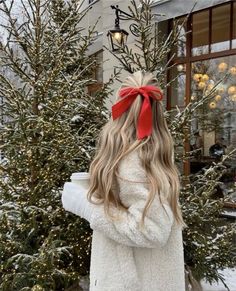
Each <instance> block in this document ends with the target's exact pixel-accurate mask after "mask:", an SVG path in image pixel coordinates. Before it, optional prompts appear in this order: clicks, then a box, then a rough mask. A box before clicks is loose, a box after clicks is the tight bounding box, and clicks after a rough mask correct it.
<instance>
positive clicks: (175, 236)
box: [62, 71, 186, 291]
mask: <svg viewBox="0 0 236 291" xmlns="http://www.w3.org/2000/svg"><path fill="white" fill-rule="evenodd" d="M162 98H163V95H162V92H161V91H160V89H159V88H158V82H157V80H156V78H155V77H154V76H153V75H152V74H151V73H144V72H141V71H138V72H135V73H134V74H132V75H130V76H128V77H127V78H126V79H125V81H124V83H123V84H122V86H121V88H120V90H119V91H118V101H117V103H116V104H115V105H113V107H112V118H111V119H110V120H109V121H108V123H107V124H106V125H105V126H104V128H103V130H102V132H101V134H100V138H99V142H98V147H97V152H96V155H95V158H94V160H93V162H92V163H91V166H90V171H89V172H90V188H89V190H88V191H86V192H87V193H81V191H80V193H79V191H78V188H77V187H78V186H76V185H75V184H74V185H72V183H66V184H65V186H64V191H63V196H62V202H63V206H64V208H65V209H66V210H68V211H71V212H73V213H75V214H77V215H80V216H81V217H83V218H85V219H87V220H88V221H89V222H90V225H91V228H92V229H93V231H94V232H93V239H92V253H91V267H90V291H184V290H185V282H184V257H183V241H182V228H183V227H185V226H186V224H185V223H184V221H183V218H182V214H181V209H180V205H179V202H178V196H179V188H180V185H179V178H178V170H177V168H176V166H175V164H174V159H173V141H172V138H171V135H170V133H169V131H168V128H167V125H166V121H165V119H164V115H163V109H162V103H161V100H162Z"/></svg>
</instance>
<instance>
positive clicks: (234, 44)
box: [232, 3, 236, 48]
mask: <svg viewBox="0 0 236 291" xmlns="http://www.w3.org/2000/svg"><path fill="white" fill-rule="evenodd" d="M232 47H233V48H236V3H234V11H233V40H232Z"/></svg>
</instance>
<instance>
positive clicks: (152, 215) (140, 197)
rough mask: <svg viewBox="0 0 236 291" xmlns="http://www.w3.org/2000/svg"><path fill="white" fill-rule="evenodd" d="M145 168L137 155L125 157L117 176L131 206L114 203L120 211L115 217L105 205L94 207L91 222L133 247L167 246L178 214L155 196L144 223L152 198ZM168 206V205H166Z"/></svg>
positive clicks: (125, 202) (123, 196)
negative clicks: (114, 218)
mask: <svg viewBox="0 0 236 291" xmlns="http://www.w3.org/2000/svg"><path fill="white" fill-rule="evenodd" d="M144 179H145V172H144V170H143V169H142V167H141V164H140V161H139V160H138V158H137V157H136V156H131V158H124V159H123V161H121V162H120V165H119V176H118V178H117V181H118V185H119V189H120V198H121V200H122V202H123V203H124V204H125V205H126V206H127V207H128V209H127V211H125V210H118V209H117V208H114V207H111V213H112V214H113V215H118V217H119V219H118V220H115V221H113V220H111V219H110V218H108V217H107V216H106V215H105V213H104V209H103V206H102V205H99V206H96V207H94V209H93V212H92V215H91V219H90V225H91V228H92V229H93V230H98V231H100V232H102V233H104V235H106V236H107V237H109V238H111V239H113V240H115V241H116V242H118V243H121V244H125V245H128V246H133V247H146V248H156V247H158V246H159V247H163V246H164V245H165V244H166V243H167V241H168V238H169V236H170V233H171V228H172V225H173V222H174V217H173V213H172V210H171V208H170V206H169V205H168V202H167V201H166V202H165V203H163V204H161V203H160V199H159V197H158V195H156V196H155V198H154V201H153V202H152V204H151V206H150V208H149V210H148V212H147V214H146V216H145V220H144V226H143V228H141V227H140V225H139V222H140V221H141V217H142V212H143V209H144V207H145V204H146V200H147V198H148V193H149V190H148V183H146V182H145V181H144ZM163 207H164V208H165V209H164V208H163Z"/></svg>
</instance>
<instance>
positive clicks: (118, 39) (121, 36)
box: [107, 5, 138, 52]
mask: <svg viewBox="0 0 236 291" xmlns="http://www.w3.org/2000/svg"><path fill="white" fill-rule="evenodd" d="M111 8H112V9H115V14H116V19H115V28H114V29H111V30H109V31H108V33H107V36H108V39H109V42H110V45H111V49H112V51H113V52H115V51H119V50H120V48H121V47H123V46H124V45H125V44H126V42H127V37H128V35H129V33H128V32H127V31H126V30H124V29H121V28H120V19H121V20H130V19H132V15H130V14H128V13H126V12H125V11H123V10H121V9H119V7H118V5H116V6H114V5H111ZM136 28H137V25H136V24H131V25H130V31H131V33H132V34H133V35H135V36H138V34H137V31H136V32H135V30H136Z"/></svg>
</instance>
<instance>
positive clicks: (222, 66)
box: [218, 62, 228, 73]
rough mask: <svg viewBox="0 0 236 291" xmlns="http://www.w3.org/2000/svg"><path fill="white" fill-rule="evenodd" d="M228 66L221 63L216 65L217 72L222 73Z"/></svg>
mask: <svg viewBox="0 0 236 291" xmlns="http://www.w3.org/2000/svg"><path fill="white" fill-rule="evenodd" d="M227 68H228V65H227V64H226V63H225V62H222V63H220V64H219V65H218V71H219V72H221V73H223V72H225V71H226V70H227Z"/></svg>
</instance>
